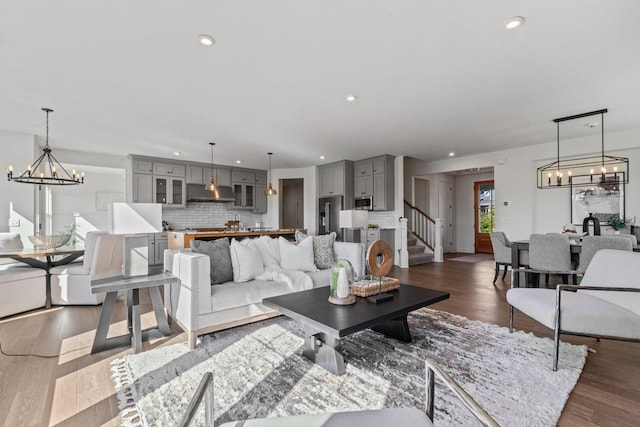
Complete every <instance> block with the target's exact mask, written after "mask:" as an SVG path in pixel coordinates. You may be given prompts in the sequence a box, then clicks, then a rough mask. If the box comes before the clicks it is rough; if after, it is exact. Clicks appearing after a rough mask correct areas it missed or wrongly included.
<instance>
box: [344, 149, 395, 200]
mask: <svg viewBox="0 0 640 427" xmlns="http://www.w3.org/2000/svg"><path fill="white" fill-rule="evenodd" d="M393 162H394V157H393V156H389V155H384V156H378V157H373V158H370V159H364V160H358V161H357V162H355V165H354V173H353V175H354V177H353V181H354V190H355V191H354V193H355V194H354V195H355V197H358V196H372V199H373V205H372V210H374V211H390V210H393V207H394V198H393V194H394V192H393V187H394V167H393Z"/></svg>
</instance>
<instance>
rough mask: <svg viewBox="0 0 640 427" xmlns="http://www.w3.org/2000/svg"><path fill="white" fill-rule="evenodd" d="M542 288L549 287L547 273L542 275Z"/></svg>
mask: <svg viewBox="0 0 640 427" xmlns="http://www.w3.org/2000/svg"><path fill="white" fill-rule="evenodd" d="M544 286H545V288H546V287H549V273H545V275H544Z"/></svg>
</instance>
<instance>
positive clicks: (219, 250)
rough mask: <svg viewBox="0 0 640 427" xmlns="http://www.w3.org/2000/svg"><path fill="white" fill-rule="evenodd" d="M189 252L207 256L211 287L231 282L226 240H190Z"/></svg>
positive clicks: (229, 259)
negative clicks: (209, 263)
mask: <svg viewBox="0 0 640 427" xmlns="http://www.w3.org/2000/svg"><path fill="white" fill-rule="evenodd" d="M191 250H192V251H193V252H197V253H200V254H205V255H209V260H210V262H211V284H212V285H217V284H220V283H225V282H230V281H233V265H232V264H231V253H230V252H229V239H228V238H226V237H225V238H222V239H216V240H211V241H206V240H192V241H191Z"/></svg>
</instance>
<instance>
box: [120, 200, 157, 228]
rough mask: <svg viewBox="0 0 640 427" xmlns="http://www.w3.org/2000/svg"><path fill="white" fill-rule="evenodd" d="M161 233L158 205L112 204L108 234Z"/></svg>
mask: <svg viewBox="0 0 640 427" xmlns="http://www.w3.org/2000/svg"><path fill="white" fill-rule="evenodd" d="M161 231H162V206H161V205H160V204H158V203H112V204H111V205H109V233H111V234H137V233H159V232H161Z"/></svg>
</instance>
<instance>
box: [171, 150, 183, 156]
mask: <svg viewBox="0 0 640 427" xmlns="http://www.w3.org/2000/svg"><path fill="white" fill-rule="evenodd" d="M181 154H182V153H181V152H179V151H174V152H173V155H174V156H180V155H181Z"/></svg>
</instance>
